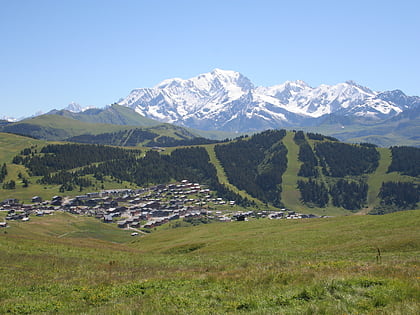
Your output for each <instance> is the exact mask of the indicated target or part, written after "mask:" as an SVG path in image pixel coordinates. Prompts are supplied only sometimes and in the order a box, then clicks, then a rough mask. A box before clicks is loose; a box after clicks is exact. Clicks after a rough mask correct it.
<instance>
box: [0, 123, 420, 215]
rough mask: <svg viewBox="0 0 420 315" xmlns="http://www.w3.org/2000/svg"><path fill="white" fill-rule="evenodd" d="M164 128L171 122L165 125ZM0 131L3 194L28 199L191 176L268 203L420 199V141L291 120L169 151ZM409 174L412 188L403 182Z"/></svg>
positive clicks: (327, 208) (323, 208)
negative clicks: (289, 126)
mask: <svg viewBox="0 0 420 315" xmlns="http://www.w3.org/2000/svg"><path fill="white" fill-rule="evenodd" d="M157 128H162V130H164V129H165V128H166V125H161V126H158V127H157ZM171 130H175V129H171ZM12 139H13V140H12ZM196 139H197V138H196ZM0 140H1V141H2V143H3V145H4V148H5V150H4V153H2V154H3V155H0V165H2V167H1V169H0V175H1V177H0V179H1V180H0V182H1V185H2V186H1V187H2V188H3V189H1V190H0V197H1V198H3V199H5V198H18V199H21V200H22V199H26V200H28V199H30V198H31V197H32V196H35V195H41V197H43V198H44V199H50V198H51V197H52V196H54V195H57V194H59V193H60V194H63V193H65V194H69V195H76V194H80V192H82V191H86V192H89V191H90V192H92V191H99V190H101V189H109V188H138V187H144V186H149V185H153V184H166V183H169V182H173V181H180V180H182V179H188V180H190V181H192V182H198V183H201V184H204V185H207V186H208V187H209V188H210V189H211V190H213V191H215V192H216V193H217V194H218V196H219V197H222V198H224V199H227V200H235V201H236V203H237V204H239V205H241V206H244V207H253V209H255V208H258V209H260V210H261V209H264V208H267V207H271V208H272V207H277V208H279V207H280V208H281V207H287V208H290V209H292V210H297V211H300V212H304V213H315V214H325V215H328V214H335V215H337V214H345V213H347V214H348V213H349V212H348V210H350V211H353V212H354V211H363V213H367V212H369V211H372V212H373V213H388V212H393V211H399V210H407V209H416V208H418V204H417V203H418V200H416V199H415V198H413V197H412V196H413V195H414V196H415V195H416V194H417V191H418V187H419V175H418V165H419V164H420V163H419V151H420V149H418V148H410V147H393V148H391V149H383V148H377V147H375V146H374V145H370V144H366V143H364V144H359V145H355V144H354V145H352V144H345V143H340V142H338V141H336V139H333V138H331V137H324V136H322V135H318V134H309V135H306V134H305V133H303V132H301V131H298V132H286V131H285V130H271V131H266V132H263V133H260V134H255V135H253V136H251V137H248V136H241V137H239V138H237V139H234V140H232V141H225V142H220V143H218V144H216V145H214V144H213V145H200V146H188V147H178V148H168V149H166V150H164V151H163V152H157V151H156V150H151V149H148V148H140V147H135V148H122V147H120V148H118V147H110V146H104V145H96V144H95V145H93V144H64V143H61V144H46V143H45V142H42V141H39V140H35V139H28V138H23V137H17V136H13V135H7V134H2V138H0ZM159 151H160V150H159ZM390 182H393V183H395V185H397V186H392V185H391V184H388V183H390ZM402 183H407V184H404V185H406V186H407V187H408V186H409V187H410V189H408V190H406V191H405V192H404V189H400V188H396V187H400V186H401V185H403V184H402ZM398 185H400V186H398ZM406 186H404V187H406ZM381 187H382V188H381ZM389 187H393V188H392V189H390V188H389ZM407 192H411V193H407ZM1 198H0V199H1ZM26 202H28V201H26ZM385 208H386V210H384V209H385Z"/></svg>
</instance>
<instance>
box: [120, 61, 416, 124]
mask: <svg viewBox="0 0 420 315" xmlns="http://www.w3.org/2000/svg"><path fill="white" fill-rule="evenodd" d="M385 98H386V95H382V97H379V95H378V93H377V92H373V91H371V90H370V89H368V88H367V87H363V86H361V85H358V84H357V83H356V82H354V81H347V82H345V83H339V84H336V85H326V84H323V85H320V86H318V87H314V88H313V87H311V86H309V85H308V84H307V83H305V82H304V81H302V80H296V81H286V82H284V83H283V84H279V85H275V86H271V87H255V86H254V85H253V83H252V82H251V81H250V80H249V79H248V78H247V77H245V76H244V75H242V74H241V73H239V72H236V71H232V70H223V69H219V68H216V69H213V70H212V71H211V72H207V73H203V74H199V75H197V76H195V77H192V78H190V79H179V78H175V79H167V80H164V81H162V82H161V83H160V84H158V85H157V86H155V87H154V88H151V89H137V90H134V91H133V92H132V93H131V94H130V95H128V96H127V97H126V98H125V99H124V100H122V101H121V102H119V104H120V105H124V106H128V107H131V108H134V109H135V110H136V111H137V112H139V113H141V114H142V115H144V116H146V117H149V118H153V119H156V120H159V121H164V122H170V123H175V124H178V125H182V126H187V127H192V128H198V129H207V130H227V131H246V132H248V131H250V130H261V129H267V128H279V127H282V126H296V125H298V124H300V123H301V122H302V121H308V120H310V119H316V118H319V117H321V116H323V115H328V114H332V113H336V112H337V113H339V114H340V115H355V116H357V117H370V118H372V117H373V118H375V119H376V118H378V119H379V118H388V117H392V115H395V114H396V113H398V112H401V111H402V110H403V107H402V106H401V104H399V102H389V101H387V100H385ZM388 98H390V97H389V96H388ZM393 99H395V97H393ZM398 99H399V100H400V99H402V97H399V98H398ZM413 102H414V99H413ZM404 106H407V105H404ZM405 108H406V107H405Z"/></svg>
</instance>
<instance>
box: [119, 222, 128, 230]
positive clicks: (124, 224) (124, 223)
mask: <svg viewBox="0 0 420 315" xmlns="http://www.w3.org/2000/svg"><path fill="white" fill-rule="evenodd" d="M117 225H118V227H119V228H120V229H124V228H126V227H128V224H127V222H126V221H118V223H117Z"/></svg>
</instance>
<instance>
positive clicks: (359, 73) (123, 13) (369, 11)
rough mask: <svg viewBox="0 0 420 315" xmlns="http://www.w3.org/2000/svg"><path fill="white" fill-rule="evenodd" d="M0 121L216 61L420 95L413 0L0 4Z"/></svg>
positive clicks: (107, 97) (261, 74)
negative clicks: (353, 82) (0, 118)
mask: <svg viewBox="0 0 420 315" xmlns="http://www.w3.org/2000/svg"><path fill="white" fill-rule="evenodd" d="M0 43H1V46H0V96H1V101H0V117H2V116H9V117H15V118H18V117H23V116H30V115H32V114H34V113H36V112H39V111H42V112H48V111H49V110H52V109H62V108H65V107H66V106H67V105H68V104H69V103H71V102H76V103H79V104H81V105H82V106H96V107H104V106H106V105H108V104H112V103H114V102H116V101H118V100H119V99H120V98H124V97H126V96H127V95H128V94H129V93H130V91H131V90H133V89H135V88H141V87H153V86H155V85H156V84H158V83H159V82H161V81H163V80H164V79H168V78H175V77H178V78H183V79H188V78H191V77H194V76H197V75H199V74H201V73H205V72H210V71H212V70H213V69H215V68H220V69H225V70H235V71H238V72H240V73H242V74H243V75H245V76H246V77H248V78H249V79H250V80H251V81H252V82H253V83H254V84H255V85H257V86H272V85H276V84H281V83H283V82H284V81H287V80H303V81H305V82H306V83H308V84H309V85H311V86H314V87H315V86H318V85H320V84H337V83H340V82H344V81H347V80H353V81H356V82H357V83H358V84H361V85H364V86H367V87H369V88H371V89H373V90H376V91H384V90H394V89H400V90H402V91H403V92H405V93H406V94H407V95H418V96H420V80H419V79H420V2H419V1H418V0H400V1H394V0H393V1H389V0H381V1H377V0H363V1H360V0H352V1H336V0H335V1H323V0H319V1H313V0H312V1H310V0H301V1H299V0H296V1H283V0H254V1H250V0H209V1H207V0H189V1H188V0H176V1H174V0H153V1H150V0H147V1H145V0H115V1H112V0H99V1H97V0H62V1H56V0H36V1H35V0H13V1H12V0H0Z"/></svg>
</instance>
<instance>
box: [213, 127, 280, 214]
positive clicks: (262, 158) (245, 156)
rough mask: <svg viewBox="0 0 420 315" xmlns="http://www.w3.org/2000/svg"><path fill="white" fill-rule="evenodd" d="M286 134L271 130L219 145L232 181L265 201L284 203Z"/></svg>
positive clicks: (218, 154) (276, 203) (220, 158)
mask: <svg viewBox="0 0 420 315" xmlns="http://www.w3.org/2000/svg"><path fill="white" fill-rule="evenodd" d="M285 135H286V131H285V130H268V131H265V132H262V133H259V134H256V135H253V136H252V137H249V138H240V139H237V140H236V141H233V142H230V143H227V144H223V145H216V146H215V152H216V155H217V158H218V159H219V161H220V163H221V164H222V166H223V168H224V170H225V172H226V175H227V177H228V179H229V182H230V183H232V184H233V185H235V186H236V187H238V188H239V189H241V190H245V191H246V192H247V193H249V194H250V195H251V196H253V197H255V198H258V199H260V200H262V201H263V202H266V203H271V204H273V205H274V206H281V205H282V203H281V196H280V193H281V183H282V175H283V173H284V171H285V170H286V167H287V157H286V154H287V149H286V147H285V146H284V144H283V143H282V142H281V140H282V139H283V138H284V136H285Z"/></svg>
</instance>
